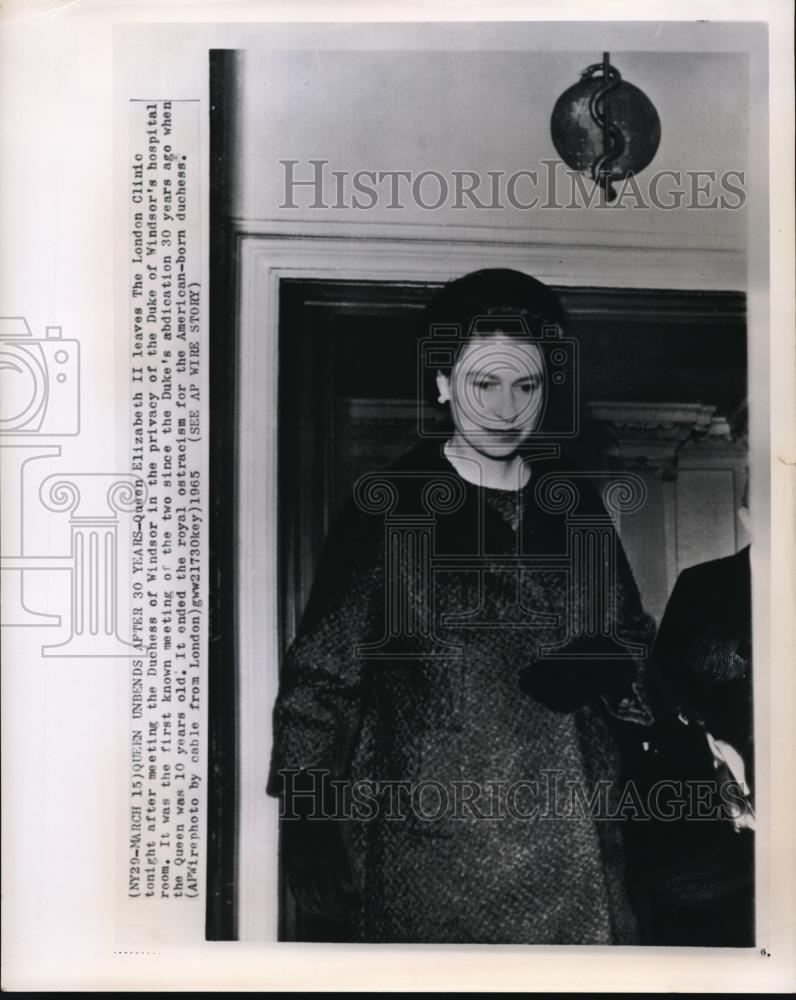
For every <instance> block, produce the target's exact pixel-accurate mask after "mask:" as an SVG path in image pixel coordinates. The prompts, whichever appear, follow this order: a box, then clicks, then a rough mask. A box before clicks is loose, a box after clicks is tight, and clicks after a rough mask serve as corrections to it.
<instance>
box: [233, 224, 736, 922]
mask: <svg viewBox="0 0 796 1000" xmlns="http://www.w3.org/2000/svg"><path fill="white" fill-rule="evenodd" d="M257 228H258V226H257V225H256V224H251V223H246V222H241V223H238V224H237V225H236V226H235V227H234V229H233V231H232V233H231V239H230V241H229V243H228V250H229V252H230V253H231V254H232V255H233V259H234V261H235V262H236V264H237V266H236V267H235V272H236V275H237V283H236V290H235V299H236V304H237V309H236V315H235V317H234V328H235V338H234V342H233V343H231V344H230V345H229V349H230V350H234V351H235V354H236V359H237V364H236V372H237V379H236V384H235V394H234V425H235V429H236V430H235V435H234V438H235V443H234V450H235V453H234V457H233V463H232V464H234V468H235V470H236V471H235V479H234V482H232V483H230V484H229V485H230V489H231V492H232V495H233V497H234V502H233V505H234V515H235V523H234V544H235V549H236V551H235V555H234V558H233V564H234V573H235V579H234V581H229V580H228V581H227V584H228V585H229V584H230V583H231V585H232V587H233V589H234V598H233V600H234V602H235V604H234V615H233V616H232V617H233V620H234V636H233V637H232V639H231V644H228V645H227V646H226V647H225V648H226V649H227V655H230V653H231V655H232V656H233V658H234V668H235V671H236V672H235V677H236V695H237V698H236V700H237V718H236V744H237V746H236V750H237V769H236V770H237V775H236V777H237V789H238V794H237V796H236V798H237V803H236V805H237V825H236V840H237V843H236V845H235V848H236V850H235V882H236V887H237V907H236V911H237V936H238V938H240V939H242V940H258V941H269V940H270V941H274V940H276V939H277V936H278V928H279V913H278V901H279V896H280V893H279V872H278V822H277V817H278V810H277V802H276V800H274V799H269V798H268V797H267V796H266V795H265V791H264V790H265V784H266V776H267V771H268V763H269V754H270V749H271V713H272V709H273V703H274V700H275V698H276V693H277V684H278V658H279V643H280V635H279V594H278V579H279V558H278V544H277V542H278V540H277V510H278V504H277V446H278V438H277V416H278V414H277V400H278V362H279V358H278V340H279V337H278V334H279V329H278V327H279V286H280V281H281V280H282V279H283V278H307V279H328V280H331V281H341V280H351V281H356V280H359V281H362V280H380V281H399V282H402V281H406V282H418V281H420V282H444V281H448V280H450V279H451V278H453V277H456V276H459V275H461V274H464V273H466V272H468V271H472V270H475V269H477V268H481V267H513V268H516V269H518V270H522V271H525V272H527V273H529V274H532V275H533V276H534V277H537V278H539V279H540V280H542V281H545V282H547V283H549V284H554V285H570V286H592V287H605V288H609V287H617V286H619V285H621V286H622V287H625V288H655V287H657V288H670V289H681V290H683V291H696V290H702V289H705V288H711V289H715V290H717V291H724V290H732V291H739V290H741V288H742V285H741V282H740V279H739V273H740V269H739V256H738V255H734V254H731V253H730V252H729V251H724V250H718V249H717V250H713V251H711V252H710V253H706V252H705V250H704V249H703V250H700V251H697V250H694V249H689V248H675V247H661V246H659V245H651V244H650V243H649V241H647V242H645V241H644V240H639V241H638V245H635V246H628V245H627V237H623V240H624V243H620V242H619V241H618V240H617V241H615V242H614V245H611V242H612V241H610V240H608V241H606V240H605V237H604V236H603V235H600V237H599V241H598V240H597V239H596V238H595V239H594V240H592V241H590V240H589V238H588V234H585V237H584V234H581V236H580V238H579V241H578V242H577V243H576V244H571V243H570V244H568V245H567V244H565V240H566V239H567V234H558V235H557V236H556V237H555V238H554V239H553V238H551V239H550V240H549V241H548V242H538V241H537V242H530V241H529V240H528V239H527V237H525V238H523V239H521V240H520V239H518V238H517V235H516V232H515V233H514V234H506V233H505V231H499V230H496V231H492V232H488V231H485V230H479V232H478V233H477V234H475V235H472V234H471V235H469V236H468V234H467V233H466V231H462V232H459V233H457V234H456V238H452V236H451V230H450V229H449V228H444V229H440V230H438V231H436V232H435V231H434V230H433V229H432V228H431V227H426V228H424V231H423V232H422V233H418V234H417V235H412V236H396V235H395V230H389V227H377V228H376V229H375V230H373V231H372V232H366V233H365V234H364V235H358V236H352V235H351V234H350V233H349V232H346V231H345V230H344V229H338V230H335V228H334V227H333V226H332V227H323V226H319V227H316V230H315V232H314V233H310V232H304V233H303V234H302V235H285V234H284V233H279V232H273V231H271V232H263V231H262V230H260V231H259V232H258V231H257ZM361 231H362V230H358V232H361ZM537 236H538V234H537ZM571 237H572V234H570V238H571ZM706 262H707V263H706ZM710 262H712V263H710ZM228 328H229V324H228V325H227V329H228ZM228 666H229V667H230V669H232V668H233V664H232V663H230V664H228Z"/></svg>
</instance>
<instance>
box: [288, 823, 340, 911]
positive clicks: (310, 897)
mask: <svg viewBox="0 0 796 1000" xmlns="http://www.w3.org/2000/svg"><path fill="white" fill-rule="evenodd" d="M342 826H343V824H342V823H341V822H340V821H339V820H335V819H328V818H321V819H309V818H306V817H303V818H301V819H298V820H292V821H289V822H285V824H284V827H283V841H282V851H283V858H284V864H285V874H286V875H287V880H288V885H289V886H290V891H291V892H292V893H293V895H294V897H295V899H296V903H297V904H298V906H299V907H300V908H301V909H302V911H303V912H304V913H305V914H307V915H309V916H314V917H327V918H329V919H333V920H340V921H342V920H346V919H350V918H351V916H352V915H353V911H354V909H355V907H356V901H357V891H356V888H355V886H354V878H353V872H352V867H351V859H350V856H349V852H348V847H347V845H346V842H345V836H344V832H343V829H342Z"/></svg>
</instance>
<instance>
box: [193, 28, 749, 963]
mask: <svg viewBox="0 0 796 1000" xmlns="http://www.w3.org/2000/svg"><path fill="white" fill-rule="evenodd" d="M592 27H593V26H590V25H587V24H583V25H569V26H567V30H566V31H560V32H559V33H558V34H557V35H556V36H555V41H554V42H553V44H552V45H551V46H550V47H544V46H543V45H542V44H541V36H540V34H539V32H538V28H536V29H535V28H534V26H531V25H513V26H512V27H511V29H507V28H506V27H505V26H500V25H489V24H474V25H468V26H466V27H465V26H457V27H453V26H448V27H444V26H440V25H435V26H429V28H428V29H427V31H428V32H430V33H431V36H432V37H431V39H429V40H426V41H421V40H420V32H419V30H418V31H412V29H411V28H409V27H407V26H401V27H396V28H390V27H387V26H369V27H366V26H362V25H358V26H351V27H350V28H349V29H345V28H340V27H339V26H338V28H339V33H338V34H337V35H336V39H337V41H338V42H339V43H340V47H339V48H338V47H337V46H335V45H334V44H332V43H330V44H328V45H325V46H324V48H323V49H315V48H313V47H312V41H311V39H312V33H311V32H310V33H306V32H301V31H299V30H298V29H296V32H295V34H294V35H292V36H291V35H290V32H288V33H287V37H288V38H289V37H293V38H294V39H295V43H296V45H297V47H296V48H295V49H293V50H291V49H290V48H289V41H285V48H284V49H282V48H278V47H275V46H274V45H273V44H272V45H270V46H267V47H260V48H258V47H257V46H255V45H253V46H252V47H251V48H247V49H243V50H233V51H231V50H218V51H213V52H211V53H210V78H211V102H212V107H213V114H212V117H211V170H212V172H213V173H212V188H211V212H212V213H213V214H212V216H211V240H212V247H211V258H212V259H214V260H217V261H218V262H219V273H218V274H217V275H216V274H215V273H214V275H213V288H212V290H211V292H212V296H213V303H212V306H211V310H212V315H211V355H212V359H213V360H212V379H213V380H214V386H213V389H212V391H213V392H214V394H215V395H214V399H215V401H216V408H215V410H214V416H213V420H214V430H213V433H214V436H215V443H214V445H213V449H214V450H213V451H212V453H211V478H212V489H213V490H214V491H215V496H216V498H217V499H216V504H217V509H218V510H219V511H221V512H222V514H221V517H220V518H219V519H218V520H217V522H216V528H215V535H214V541H212V540H211V547H212V552H213V555H212V558H213V559H214V560H215V564H216V567H217V572H213V573H212V574H211V575H212V576H213V578H214V579H215V580H216V581H218V590H217V592H216V595H215V599H214V600H215V605H214V606H215V607H216V609H217V611H216V613H217V616H218V620H219V621H220V622H222V623H223V628H221V629H220V630H219V635H218V643H217V647H216V650H215V655H213V649H212V647H211V661H210V690H211V706H212V707H211V748H210V752H211V771H212V773H213V776H214V780H213V784H212V785H211V788H210V801H209V834H210V838H211V839H210V854H209V857H208V861H209V865H210V867H209V870H208V888H209V891H208V924H207V928H208V935H209V936H210V937H213V938H221V939H225V938H230V937H236V936H239V935H240V936H243V937H245V938H248V937H249V936H253V937H255V938H256V937H257V936H258V935H259V934H260V933H264V934H265V933H267V934H276V936H277V937H278V939H279V940H282V941H310V942H363V943H381V944H391V943H393V944H394V943H415V944H418V943H421V944H422V943H426V944H442V943H452V944H485V943H490V944H531V945H534V944H535V945H558V944H566V945H610V944H617V945H677V946H694V947H717V948H718V947H731V948H753V947H755V944H756V940H757V939H756V936H755V781H754V771H755V741H754V722H753V670H752V648H753V634H752V617H753V616H752V586H751V576H752V574H751V569H750V566H751V564H752V562H753V561H752V560H751V559H750V551H752V550H751V542H752V532H751V518H750V509H751V505H753V504H755V503H757V505H758V508H757V509H758V513H762V511H763V504H764V502H765V494H766V492H767V490H766V487H765V482H764V475H763V468H762V466H761V465H760V459H759V458H758V459H757V460H756V462H755V463H754V464H753V463H751V462H750V431H749V427H750V416H751V419H752V420H754V419H755V418H757V419H758V422H759V423H758V427H757V431H758V433H761V427H762V425H763V424H764V422H765V414H764V407H765V403H764V401H763V400H762V399H761V400H760V401H759V402H757V401H756V404H755V405H758V406H759V407H760V409H759V410H758V411H757V413H755V412H754V407H750V404H749V391H748V386H749V379H748V365H747V358H748V331H749V325H748V317H747V297H746V290H747V280H748V273H749V272H748V267H747V265H748V249H747V247H748V226H749V218H750V215H752V214H753V213H752V212H751V210H750V207H749V197H750V194H749V192H750V173H751V171H752V169H753V168H754V169H756V161H755V160H754V158H751V159H750V151H749V145H748V137H749V134H750V131H749V130H750V121H751V116H752V115H759V114H760V112H761V111H762V112H763V113H765V109H764V108H761V107H760V106H759V103H755V100H754V94H753V89H752V82H751V81H752V79H753V66H752V59H753V57H754V58H755V59H758V60H760V59H763V60H764V51H763V49H760V48H755V46H754V40H755V38H757V40H758V41H759V42H760V43H761V44H762V43H763V41H764V33H762V32H761V33H760V34H759V35H757V36H756V35H755V32H754V30H752V31H751V32H750V34H749V35H748V36H747V40H746V42H745V43H744V46H745V49H746V50H745V51H723V50H722V49H721V46H720V45H718V44H717V40H718V39H720V38H724V39H725V40H726V38H727V37H728V36H722V35H721V34H717V35H713V34H712V33H711V32H710V31H709V30H705V31H704V32H703V33H702V34H701V35H699V37H701V38H704V44H705V49H704V50H703V51H700V50H699V49H698V48H697V49H696V50H695V49H693V48H692V47H691V45H689V47H688V48H687V49H686V50H681V51H674V48H675V41H678V42H682V40H683V39H689V37H690V36H689V35H687V34H680V33H677V32H676V30H675V29H674V28H673V27H672V26H669V27H668V28H667V27H664V26H662V25H660V26H658V29H659V31H660V33H661V40H660V43H659V44H655V45H653V46H650V47H649V48H648V49H647V50H646V51H643V50H633V48H632V46H630V45H629V44H628V43H629V42H632V40H633V38H634V37H642V38H643V39H646V40H647V41H649V39H650V37H652V36H653V34H654V29H653V27H652V26H646V27H645V28H644V30H643V31H635V32H634V31H633V30H632V29H633V28H634V27H638V26H632V25H612V26H608V25H601V26H600V27H599V30H598V31H597V32H596V35H595V37H599V38H603V39H609V38H611V39H612V40H613V43H612V45H611V50H610V51H609V50H608V49H607V48H603V49H600V48H599V46H598V47H596V48H595V49H593V50H589V48H588V44H587V40H588V38H589V37H590V35H591V34H592V31H591V29H592ZM548 37H553V36H552V35H551V34H550V33H549V32H548ZM399 38H401V39H406V38H409V39H411V41H412V42H413V46H412V47H410V48H403V47H401V46H400V45H399V44H398V39H399ZM565 39H566V40H568V41H569V44H570V47H569V48H568V49H563V48H561V46H562V44H563V42H564V40H565ZM667 43H669V44H671V50H670V49H669V47H668V44H667ZM750 44H751V48H752V51H751V52H750V50H749V46H750ZM697 94H698V95H699V99H698V100H695V95H697ZM756 124H757V126H758V127H760V126H761V125H762V124H763V123H762V122H760V121H759V120H758V119H756ZM399 167H400V168H401V169H397V168H399ZM269 208H270V209H271V212H272V214H273V215H274V216H276V217H277V221H275V222H274V221H269V220H268V219H267V218H263V215H264V214H265V213H266V212H267V210H268V209H269ZM750 411H751V412H750ZM752 472H754V476H753V475H752ZM232 484H234V486H233V485H232ZM757 490H759V491H760V493H758V495H757V496H755V493H756V491H757ZM233 525H234V526H235V530H236V534H233V527H232V526H233ZM767 533H768V532H767V527H766V525H765V523H764V524H763V525H762V528H761V534H762V536H763V537H766V536H767ZM754 551H755V553H756V554H757V553H758V549H757V545H755V550H754ZM764 561H765V552H760V553H759V559H758V560H757V562H756V563H755V565H756V566H757V567H759V566H760V565H762V564H764ZM758 617H759V618H760V620H763V619H762V618H761V617H760V609H758ZM231 660H234V662H235V664H236V667H237V673H236V675H235V677H234V678H233V676H232V674H231V672H230V670H229V664H230V662H231ZM268 717H270V719H271V725H270V731H269V726H268V722H267V721H266V720H267V718H268ZM266 793H267V796H268V797H270V798H271V799H272V800H273V801H271V802H270V804H269V802H268V801H267V800H266ZM268 886H270V888H271V892H270V893H268V889H267V887H268ZM273 890H276V892H275V893H274V891H273ZM257 892H259V893H260V894H261V895H260V897H259V899H258V898H257V896H256V893H257ZM266 894H268V895H269V896H270V898H269V899H268V901H267V902H266V900H265V899H264V897H265V896H266ZM274 903H275V904H276V907H274ZM266 928H267V930H266Z"/></svg>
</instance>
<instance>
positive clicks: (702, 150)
mask: <svg viewBox="0 0 796 1000" xmlns="http://www.w3.org/2000/svg"><path fill="white" fill-rule="evenodd" d="M601 56H602V53H600V52H590V51H580V52H551V51H538V52H534V51H523V52H520V51H494V50H479V49H471V50H467V51H439V50H438V51H407V50H400V51H390V50H389V49H388V50H384V49H382V50H378V51H374V50H360V51H356V52H354V51H334V50H325V51H324V50H313V51H307V50H295V51H269V50H268V49H257V48H252V49H247V50H246V51H245V52H242V53H240V54H239V59H238V73H239V88H238V91H239V94H240V101H239V103H238V106H237V112H236V117H237V129H236V131H237V136H238V150H237V153H236V157H235V160H236V164H237V176H236V182H235V184H234V191H233V197H232V203H231V206H230V208H231V214H232V215H233V216H234V217H236V218H237V219H239V220H249V221H251V220H260V221H265V220H270V221H272V222H274V223H277V224H279V225H287V226H295V227H300V226H301V225H302V224H303V225H307V224H315V223H318V222H321V221H322V222H324V223H327V222H328V223H336V224H339V223H346V224H349V225H353V226H354V227H356V226H357V225H373V224H374V223H379V224H389V225H395V226H401V225H422V224H425V225H434V226H443V225H444V226H476V227H481V226H492V227H500V228H505V229H507V230H517V231H519V232H521V233H523V234H524V236H525V238H531V239H532V238H533V235H534V233H538V234H539V237H540V238H542V234H545V233H549V232H554V233H559V234H563V235H564V236H566V235H567V234H569V235H571V237H572V239H573V240H577V238H578V234H580V235H581V236H582V234H584V233H589V234H591V235H592V236H593V237H594V238H598V237H599V236H601V235H602V236H603V237H605V238H606V239H615V238H616V237H617V236H618V235H620V236H621V235H624V236H626V237H627V238H629V239H630V240H631V241H633V240H638V241H645V242H647V243H650V242H652V243H658V244H660V245H661V246H670V247H676V246H687V247H691V248H695V247H703V248H705V249H706V250H714V251H715V250H722V251H725V252H727V251H733V250H734V251H738V252H742V251H743V249H744V245H745V238H746V237H745V233H746V211H745V209H743V208H741V209H739V210H735V211H733V210H725V211H713V210H706V209H697V208H693V209H692V208H687V207H684V206H681V207H679V208H673V209H671V210H661V209H656V208H654V207H652V208H646V209H645V208H637V207H633V206H634V203H633V199H632V198H631V199H627V200H626V203H625V205H624V206H608V207H605V206H603V207H595V206H592V207H578V208H542V207H540V206H538V207H536V208H535V209H532V210H523V209H521V208H515V207H511V206H510V205H508V204H507V205H506V207H505V208H504V209H474V208H469V207H468V208H464V209H462V208H459V209H456V208H454V207H452V204H453V201H454V199H453V197H452V196H451V197H450V198H449V200H448V203H447V204H444V205H443V206H442V207H440V208H439V209H434V210H430V209H429V210H426V209H423V208H421V207H419V206H417V205H416V204H413V203H412V199H411V198H410V197H406V196H405V195H402V196H401V197H402V200H403V201H404V202H405V208H403V209H401V210H396V209H395V208H392V209H391V208H390V207H389V200H388V199H387V198H381V199H380V201H379V202H378V203H377V204H376V205H375V206H374V207H373V208H371V209H368V210H357V209H356V208H353V207H351V206H350V200H351V195H350V189H348V190H349V193H348V194H347V195H346V196H344V198H343V201H344V202H345V203H346V204H347V205H348V206H349V207H345V208H331V207H330V208H328V209H325V210H324V209H317V208H315V209H313V208H310V207H309V204H310V203H311V200H312V197H313V192H312V190H311V189H310V188H306V187H305V188H296V189H295V191H296V193H295V195H294V201H295V202H296V204H298V205H299V206H300V207H299V208H295V209H291V208H280V205H282V204H283V203H284V202H285V193H284V192H285V174H286V168H285V167H284V166H282V165H280V163H279V160H285V159H293V160H297V161H299V163H298V165H296V166H295V167H294V168H293V169H294V171H295V174H294V175H295V177H296V179H299V178H301V179H309V178H311V177H312V176H313V168H311V167H310V165H309V162H308V161H309V160H311V159H321V160H326V161H328V164H327V167H326V168H325V169H326V170H327V171H332V170H338V171H348V172H350V173H354V172H356V171H358V170H373V171H379V170H380V171H390V170H393V171H395V170H405V171H412V172H413V173H415V174H416V173H417V172H419V171H422V170H436V171H439V172H440V173H442V174H444V175H449V174H450V172H452V171H455V170H473V171H476V172H478V173H479V174H481V175H486V172H487V171H504V172H505V173H506V175H509V174H511V173H513V172H515V171H520V170H536V171H538V172H539V177H540V180H539V182H538V183H539V185H540V190H539V192H537V193H540V194H541V195H542V198H544V191H545V190H547V189H546V188H544V187H543V186H542V178H544V177H545V176H546V174H545V169H546V168H545V167H544V166H543V161H545V160H555V159H557V153H556V151H555V148H554V146H553V144H552V140H551V137H550V114H551V111H552V108H553V105H554V103H555V101H556V99H557V98H558V96H559V95H560V94H561V93H562V92H563V91H564V90H565V89H567V88H568V87H570V86H571V85H572V84H574V83H575V82H577V80H578V79H579V77H580V74H581V72H582V71H583V69H584V68H585V67H586V66H587V65H589V64H590V63H593V62H595V61H599V59H600V58H601ZM611 59H612V62H613V64H614V65H615V66H616V67H617V68H618V69H619V71H620V72H621V73H622V75H623V78H624V79H626V80H627V81H629V82H631V83H633V84H635V85H636V86H638V87H640V88H641V89H642V90H643V91H644V92H645V93H646V94H647V96H648V97H649V98H650V99H651V100H652V102H653V103H654V104H655V106H656V108H657V110H658V113H659V116H660V119H661V123H662V138H661V144H660V148H659V150H658V153H657V155H656V157H655V159H654V161H653V163H652V164H651V166H649V167H648V168H647V169H646V170H644V171H642V172H641V173H640V174H639V177H638V180H639V183H640V185H641V188H642V190H646V188H645V187H644V185H645V184H648V182H649V179H650V177H651V176H652V174H653V173H654V172H655V171H660V170H673V171H686V170H692V171H693V170H706V171H715V172H716V174H717V175H718V176H720V175H721V174H723V173H724V172H725V171H728V170H741V171H743V170H745V169H746V163H747V148H746V145H747V117H748V108H747V99H746V94H747V89H748V72H747V57H746V56H745V55H743V54H740V53H705V52H701V53H688V52H678V53H673V52H621V51H615V52H611ZM275 137H278V141H275ZM327 179H328V185H327V186H326V187H325V188H324V199H325V200H326V202H327V203H328V204H332V203H333V202H334V199H335V189H334V181H333V179H332V178H331V176H330V175H327ZM346 183H348V181H346ZM401 183H402V184H403V182H401ZM483 183H484V187H483V188H482V189H481V198H482V200H487V198H488V195H487V188H486V186H485V185H486V184H487V180H486V178H485V179H484V182H483ZM669 183H670V182H668V181H667V182H666V183H664V184H663V185H662V188H661V190H662V191H664V190H666V189H667V185H668V184H669ZM523 185H526V186H523ZM587 187H588V188H589V189H590V188H591V184H590V182H587ZM400 190H401V191H403V192H405V191H406V190H408V189H407V188H406V187H404V186H402V187H401V189H400ZM437 190H438V189H437V187H436V185H435V182H434V181H433V180H430V181H428V182H427V184H426V186H424V187H423V189H422V191H423V197H424V198H426V199H428V200H429V201H432V200H433V199H434V197H435V196H436V192H437ZM559 195H560V197H562V198H563V199H564V200H565V201H566V200H568V198H569V194H568V188H566V187H565V188H564V189H563V190H562V189H560V188H559ZM517 197H518V198H522V199H523V200H526V199H528V198H530V182H528V181H526V182H522V183H521V184H520V185H519V186H518V188H517ZM702 200H703V201H704V199H702ZM662 279H663V280H665V275H662ZM616 284H617V285H621V284H622V282H621V274H617V281H616Z"/></svg>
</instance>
